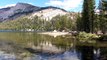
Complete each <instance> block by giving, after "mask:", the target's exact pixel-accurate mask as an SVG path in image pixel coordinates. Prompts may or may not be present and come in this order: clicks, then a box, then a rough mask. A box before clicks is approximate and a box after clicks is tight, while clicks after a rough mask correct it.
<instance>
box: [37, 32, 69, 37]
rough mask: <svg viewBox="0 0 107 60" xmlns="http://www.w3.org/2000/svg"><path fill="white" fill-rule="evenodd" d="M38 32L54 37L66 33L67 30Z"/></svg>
mask: <svg viewBox="0 0 107 60" xmlns="http://www.w3.org/2000/svg"><path fill="white" fill-rule="evenodd" d="M39 34H44V35H50V36H54V37H56V36H61V35H68V34H69V32H42V33H39Z"/></svg>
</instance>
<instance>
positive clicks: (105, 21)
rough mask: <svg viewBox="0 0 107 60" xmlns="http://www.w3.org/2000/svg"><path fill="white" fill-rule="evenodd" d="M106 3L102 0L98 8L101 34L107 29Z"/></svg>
mask: <svg viewBox="0 0 107 60" xmlns="http://www.w3.org/2000/svg"><path fill="white" fill-rule="evenodd" d="M106 7H107V3H106V2H105V1H102V3H101V10H100V30H101V31H102V33H103V34H105V33H106V30H107V14H106V12H107V11H106V10H107V8H106Z"/></svg>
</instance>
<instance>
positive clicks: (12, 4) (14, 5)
mask: <svg viewBox="0 0 107 60" xmlns="http://www.w3.org/2000/svg"><path fill="white" fill-rule="evenodd" d="M15 5H16V4H9V5H5V6H0V8H6V7H11V6H15Z"/></svg>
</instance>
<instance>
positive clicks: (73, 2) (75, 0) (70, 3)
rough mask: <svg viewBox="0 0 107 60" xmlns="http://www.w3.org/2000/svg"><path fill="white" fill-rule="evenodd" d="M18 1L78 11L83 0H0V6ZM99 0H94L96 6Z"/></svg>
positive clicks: (10, 4) (11, 4)
mask: <svg viewBox="0 0 107 60" xmlns="http://www.w3.org/2000/svg"><path fill="white" fill-rule="evenodd" d="M18 2H24V3H30V4H32V5H35V6H41V7H45V6H56V7H60V8H63V9H65V10H67V11H75V12H79V11H81V10H82V3H83V0H0V8H4V7H7V6H13V5H15V4H16V3H18ZM98 2H99V0H96V6H97V4H98Z"/></svg>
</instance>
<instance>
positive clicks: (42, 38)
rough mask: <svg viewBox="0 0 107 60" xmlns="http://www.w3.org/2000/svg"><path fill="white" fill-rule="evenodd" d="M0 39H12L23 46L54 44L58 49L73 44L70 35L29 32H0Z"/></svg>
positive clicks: (65, 48)
mask: <svg viewBox="0 0 107 60" xmlns="http://www.w3.org/2000/svg"><path fill="white" fill-rule="evenodd" d="M0 39H4V40H7V41H9V40H10V41H13V42H14V43H16V44H19V45H20V46H22V47H23V48H31V47H33V48H34V47H36V46H41V47H42V46H47V47H50V46H54V47H56V48H57V49H59V50H68V49H69V48H71V47H72V46H73V39H71V36H65V37H62V36H59V37H56V38H54V37H52V36H48V35H40V34H37V33H31V32H25V33H24V32H21V33H19V32H6V33H5V32H2V33H0ZM42 44H43V45H42Z"/></svg>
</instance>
